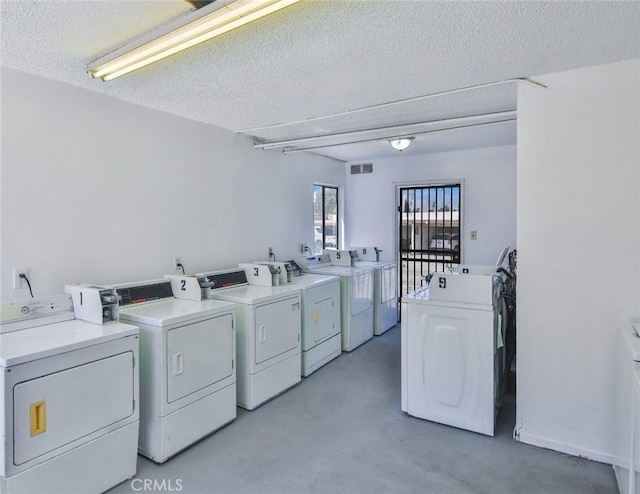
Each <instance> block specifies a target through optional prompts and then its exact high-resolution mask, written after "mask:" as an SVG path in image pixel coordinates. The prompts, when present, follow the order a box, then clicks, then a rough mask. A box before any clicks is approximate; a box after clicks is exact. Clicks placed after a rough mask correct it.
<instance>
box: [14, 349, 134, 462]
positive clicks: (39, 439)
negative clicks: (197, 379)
mask: <svg viewBox="0 0 640 494" xmlns="http://www.w3.org/2000/svg"><path fill="white" fill-rule="evenodd" d="M133 371H134V367H133V353H132V352H125V353H121V354H119V355H115V356H113V357H108V358H104V359H101V360H97V361H94V362H90V363H87V364H84V365H80V366H77V367H73V368H71V369H66V370H63V371H60V372H55V373H53V374H49V375H47V376H43V377H39V378H37V379H32V380H31V381H26V382H22V383H19V384H17V385H15V386H14V388H13V414H14V445H13V447H14V462H15V464H16V465H21V464H23V463H25V462H27V461H29V460H32V459H34V458H36V457H38V456H40V455H43V454H45V453H47V452H49V451H52V450H54V449H56V448H59V447H61V446H64V445H65V444H68V443H71V442H73V441H75V440H77V439H80V438H82V437H84V436H87V435H89V434H91V433H93V432H95V431H98V430H100V429H102V428H104V427H107V426H109V425H111V424H114V423H116V422H118V421H120V420H122V419H125V418H127V417H129V416H131V415H132V414H133V413H134V403H133V400H134V375H133Z"/></svg>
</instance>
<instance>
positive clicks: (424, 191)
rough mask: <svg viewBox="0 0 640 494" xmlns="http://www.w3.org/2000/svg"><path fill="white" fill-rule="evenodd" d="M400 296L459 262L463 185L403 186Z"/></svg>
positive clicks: (400, 238) (400, 221) (401, 192)
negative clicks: (427, 278) (461, 188)
mask: <svg viewBox="0 0 640 494" xmlns="http://www.w3.org/2000/svg"><path fill="white" fill-rule="evenodd" d="M398 201H399V202H398V204H399V206H398V215H399V218H398V225H399V232H398V243H399V245H398V259H399V265H398V271H399V273H400V276H399V287H400V288H399V289H400V296H404V295H406V294H407V293H410V292H412V291H414V290H416V289H418V288H420V287H421V286H423V285H424V284H425V281H424V277H425V276H426V275H428V274H431V273H434V272H436V271H443V270H444V269H445V268H446V267H449V266H452V265H455V264H459V263H460V249H461V241H462V237H461V235H460V219H461V215H460V210H461V208H460V184H453V185H430V186H415V187H400V188H399V198H398Z"/></svg>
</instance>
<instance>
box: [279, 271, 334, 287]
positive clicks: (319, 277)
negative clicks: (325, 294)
mask: <svg viewBox="0 0 640 494" xmlns="http://www.w3.org/2000/svg"><path fill="white" fill-rule="evenodd" d="M332 281H340V278H338V277H337V276H329V275H325V274H312V273H304V274H302V275H300V276H296V277H294V278H293V280H291V285H294V286H297V287H299V288H300V289H301V290H306V289H307V288H313V287H316V286H322V285H326V284H327V283H331V282H332Z"/></svg>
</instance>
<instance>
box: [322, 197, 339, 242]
mask: <svg viewBox="0 0 640 494" xmlns="http://www.w3.org/2000/svg"><path fill="white" fill-rule="evenodd" d="M337 222H338V189H334V188H332V187H325V189H324V246H325V247H333V248H336V247H338V233H337V232H338V228H337Z"/></svg>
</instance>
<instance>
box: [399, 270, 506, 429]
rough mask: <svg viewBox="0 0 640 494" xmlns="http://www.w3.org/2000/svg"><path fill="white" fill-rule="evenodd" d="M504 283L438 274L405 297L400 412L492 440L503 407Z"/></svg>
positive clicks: (491, 278)
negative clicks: (501, 320) (502, 315)
mask: <svg viewBox="0 0 640 494" xmlns="http://www.w3.org/2000/svg"><path fill="white" fill-rule="evenodd" d="M500 308H501V303H500V278H499V277H497V276H489V275H472V274H467V275H458V274H454V273H435V274H434V276H433V278H432V279H431V282H430V284H429V287H425V288H422V289H420V290H417V291H416V292H413V293H411V294H409V295H407V296H406V297H403V303H402V307H401V310H402V317H401V319H402V323H401V332H402V336H401V338H402V343H401V360H402V373H401V374H402V410H404V411H406V412H407V413H408V414H409V415H412V416H414V417H419V418H423V419H426V420H431V421H434V422H439V423H442V424H447V425H451V426H454V427H459V428H461V429H466V430H469V431H474V432H479V433H481V434H486V435H490V436H493V434H494V425H495V419H496V416H497V413H498V406H499V404H500V365H501V362H502V359H501V357H500V355H501V352H502V351H503V348H504V347H503V345H502V341H501V338H500V328H501V324H500V316H499V310H500Z"/></svg>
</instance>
